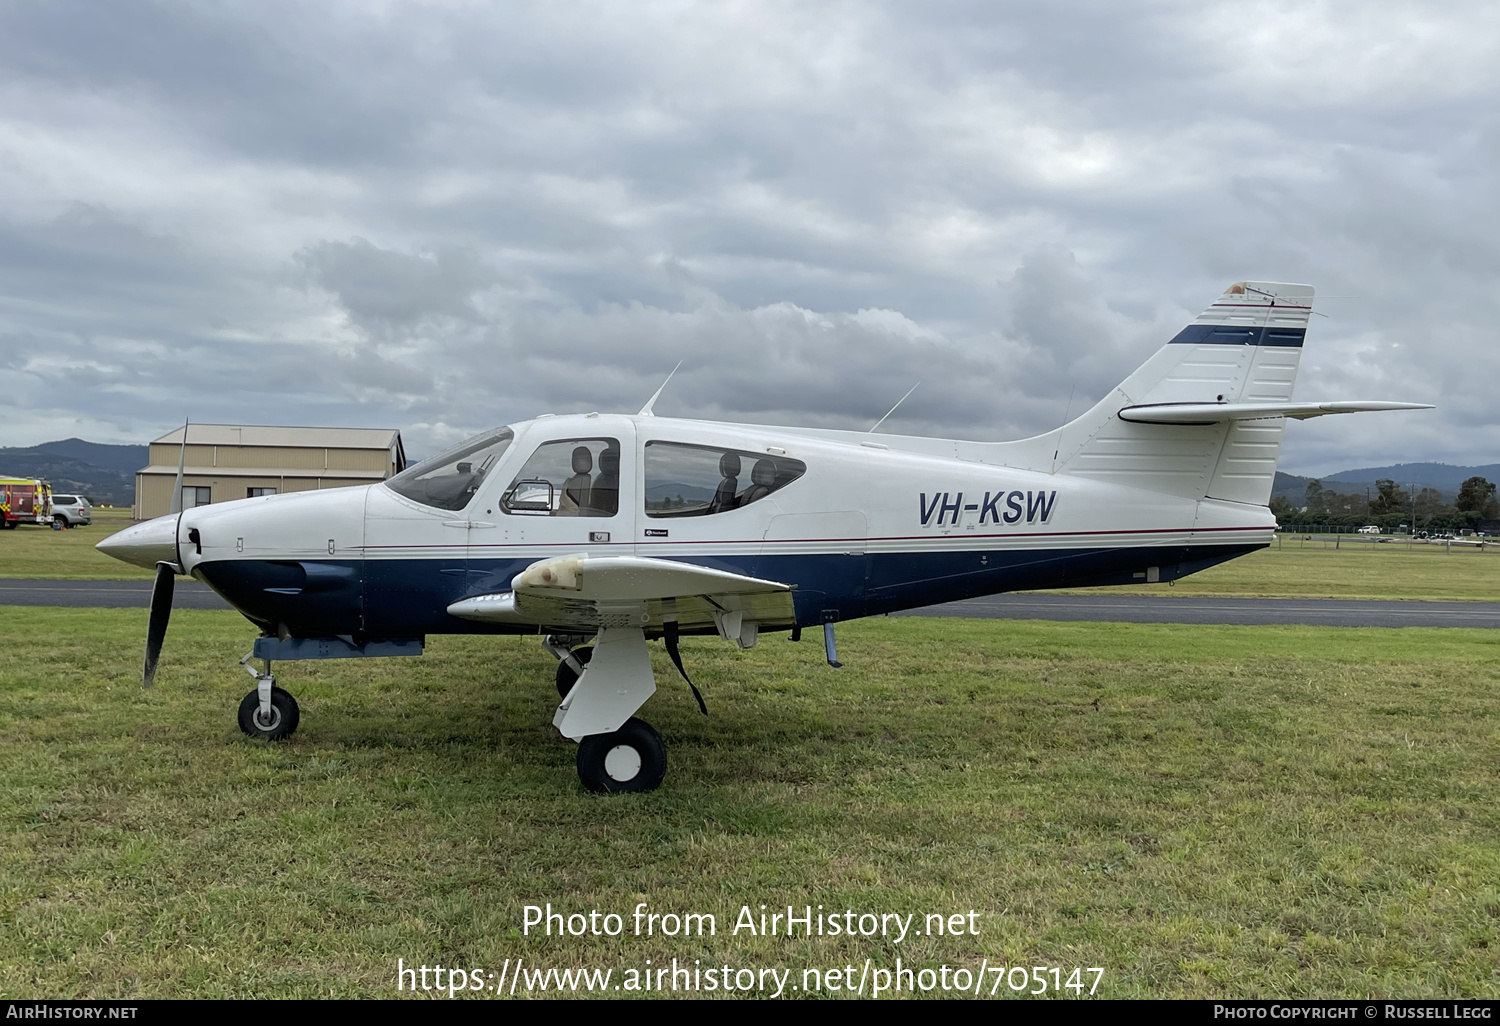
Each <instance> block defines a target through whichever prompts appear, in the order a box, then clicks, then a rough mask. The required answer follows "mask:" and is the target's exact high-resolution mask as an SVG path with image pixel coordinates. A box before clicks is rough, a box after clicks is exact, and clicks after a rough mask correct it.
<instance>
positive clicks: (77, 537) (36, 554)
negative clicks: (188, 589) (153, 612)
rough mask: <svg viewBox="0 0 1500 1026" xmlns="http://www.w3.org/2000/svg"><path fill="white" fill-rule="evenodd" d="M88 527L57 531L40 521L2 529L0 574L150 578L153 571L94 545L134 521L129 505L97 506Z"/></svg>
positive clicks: (0, 537)
mask: <svg viewBox="0 0 1500 1026" xmlns="http://www.w3.org/2000/svg"><path fill="white" fill-rule="evenodd" d="M93 519H94V522H93V523H92V524H90V525H88V526H87V527H72V528H69V529H68V530H66V531H54V530H52V529H51V528H50V527H44V526H42V525H40V524H21V525H19V526H17V527H15V528H14V529H12V530H9V531H0V577H35V578H50V579H52V580H80V579H81V580H96V581H133V580H150V579H151V576H152V571H150V570H143V569H141V568H140V567H137V566H131V565H130V564H129V563H122V562H120V561H119V560H118V559H112V558H111V557H109V556H106V555H105V554H104V553H102V552H99V551H98V550H96V549H95V548H94V546H95V545H97V544H99V543H100V542H101V541H103V540H104V539H105V538H108V537H109V536H110V535H112V534H114V533H115V532H116V531H119V530H121V529H123V528H126V527H129V526H130V524H131V523H132V521H131V519H130V510H128V509H98V508H96V509H95V510H94V517H93Z"/></svg>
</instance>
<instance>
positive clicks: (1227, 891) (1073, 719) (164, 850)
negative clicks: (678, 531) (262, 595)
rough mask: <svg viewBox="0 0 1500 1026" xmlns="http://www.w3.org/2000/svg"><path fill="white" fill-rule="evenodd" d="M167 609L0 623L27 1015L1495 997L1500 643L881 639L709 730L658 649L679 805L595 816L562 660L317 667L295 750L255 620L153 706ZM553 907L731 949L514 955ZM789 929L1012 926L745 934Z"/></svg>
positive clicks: (960, 629)
mask: <svg viewBox="0 0 1500 1026" xmlns="http://www.w3.org/2000/svg"><path fill="white" fill-rule="evenodd" d="M1454 558H1455V559H1457V558H1458V557H1457V556H1455V557H1454ZM144 620H145V616H144V613H143V612H140V611H131V610H54V609H28V608H14V607H12V608H6V609H3V610H0V636H3V638H4V640H5V651H6V655H7V658H6V659H5V660H4V662H3V664H0V794H3V795H4V796H5V799H4V801H3V802H0V926H3V928H0V995H3V996H4V997H8V998H18V997H40V996H52V997H72V996H79V997H81V996H91V997H110V996H130V997H148V996H187V995H191V996H204V997H217V996H230V995H241V996H287V997H290V996H319V995H340V996H358V995H376V996H385V995H391V994H393V993H394V985H395V964H396V960H397V959H398V958H401V959H403V960H404V961H405V963H406V964H407V965H411V964H413V963H427V964H433V963H439V962H441V963H442V964H443V965H445V966H452V965H458V966H467V967H484V968H488V969H492V970H496V971H498V970H499V969H500V967H501V966H502V964H503V963H504V962H505V960H506V959H507V958H510V959H514V958H516V957H524V958H526V959H527V960H528V962H531V960H534V963H533V964H535V965H538V966H543V965H557V966H576V965H588V966H594V967H599V968H603V967H616V968H617V970H618V969H623V968H627V967H637V968H640V967H643V966H644V964H645V961H646V960H647V959H651V960H652V962H653V965H655V966H660V965H662V964H663V960H666V961H667V962H670V960H671V959H672V958H673V957H676V958H678V959H679V960H682V961H686V962H689V963H691V962H692V961H693V960H694V959H698V960H700V961H701V964H702V965H703V966H708V965H711V964H723V963H725V962H727V963H729V964H730V965H731V966H735V967H740V966H750V967H755V966H766V965H774V966H780V967H783V968H791V969H793V970H795V972H794V974H793V978H792V979H793V982H800V979H801V977H800V972H801V970H802V969H803V968H807V967H813V968H823V969H826V968H831V967H833V966H835V965H838V966H843V965H845V964H853V965H854V966H855V967H856V969H857V968H858V967H859V966H861V965H862V964H863V962H864V960H865V959H866V958H871V959H872V960H873V964H875V965H877V966H886V967H890V966H892V965H894V962H895V959H896V958H897V957H898V956H899V957H901V958H902V959H903V961H904V964H906V965H908V966H909V965H911V964H912V963H913V962H915V963H917V964H918V965H919V966H922V965H925V966H938V965H940V964H941V963H947V964H949V965H959V966H966V967H969V968H971V969H972V968H977V967H978V965H979V964H980V961H981V959H988V964H989V965H991V966H994V965H996V964H1000V965H1006V966H1012V965H1022V966H1028V967H1029V966H1048V965H1055V966H1064V967H1071V966H1084V967H1087V966H1101V967H1104V969H1105V970H1106V972H1105V976H1104V979H1103V982H1102V983H1101V985H1100V987H1099V993H1100V994H1101V995H1105V996H1110V997H1131V996H1162V995H1164V996H1195V997H1221V996H1222V997H1229V996H1241V997H1244V996H1324V997H1331V996H1358V997H1375V996H1408V997H1415V996H1444V997H1459V996H1469V997H1490V998H1493V997H1495V996H1496V994H1497V993H1500V975H1497V972H1500V936H1497V933H1500V931H1497V917H1500V845H1497V842H1496V838H1497V837H1500V812H1497V809H1496V802H1495V795H1496V793H1497V785H1500V768H1497V758H1496V756H1497V754H1500V751H1497V747H1500V746H1497V743H1496V742H1497V720H1496V715H1495V708H1496V699H1497V697H1500V696H1497V670H1500V632H1492V631H1458V630H1434V629H1409V630H1400V631H1388V630H1387V631H1382V630H1352V629H1331V628H1267V627H1254V628H1252V627H1183V626H1154V625H1127V624H1056V623H1045V622H1031V621H1024V622H1005V621H959V620H923V619H879V620H872V621H868V622H861V623H855V624H850V625H846V626H844V627H841V629H840V638H839V640H840V654H841V656H842V657H843V658H844V660H845V662H846V663H847V666H846V668H845V669H843V670H831V669H829V668H828V667H826V666H825V665H823V662H822V658H821V651H820V646H818V645H817V644H816V643H815V642H813V641H812V640H811V639H810V640H809V641H808V642H805V643H803V644H800V645H792V644H788V643H787V642H786V641H784V640H783V639H782V638H780V637H765V638H763V639H762V641H761V644H760V645H759V646H758V647H757V648H755V649H753V650H751V651H749V652H746V653H739V652H736V651H735V650H733V649H731V648H729V647H728V646H725V645H722V644H721V643H718V642H713V641H708V640H700V639H690V640H687V641H685V642H684V645H683V649H684V655H685V657H686V660H687V665H688V669H689V671H690V672H691V673H693V675H694V679H695V681H697V682H698V684H699V685H700V687H701V688H702V690H703V692H704V694H705V697H706V698H707V701H708V703H709V710H710V712H711V714H712V715H711V716H710V717H709V718H707V719H705V718H703V717H702V716H701V715H699V713H698V712H697V709H696V705H695V704H694V702H693V700H692V698H691V696H690V695H689V693H688V691H687V689H686V687H685V686H684V685H682V684H681V682H680V681H677V680H675V679H674V677H673V676H672V671H671V670H670V667H669V664H668V663H667V662H666V661H665V659H664V658H662V656H661V653H659V652H658V653H656V658H657V671H658V679H659V681H660V683H661V691H660V692H659V693H658V694H657V696H656V697H655V698H653V699H652V701H651V702H650V703H648V705H647V706H646V709H645V710H644V711H643V715H644V716H645V717H646V718H647V719H649V720H650V721H651V722H653V723H654V724H655V725H656V726H657V727H658V728H659V729H660V730H661V731H662V733H663V735H664V736H665V737H666V739H667V743H668V745H669V769H668V775H667V780H666V783H665V785H664V786H663V788H662V789H661V790H660V791H658V792H656V793H654V794H650V795H641V796H616V797H606V798H601V797H596V796H593V795H589V794H586V793H584V792H583V791H582V790H581V789H580V788H579V786H578V784H577V781H576V777H575V775H574V772H573V766H572V760H573V746H571V745H570V744H568V743H567V742H565V741H562V740H560V739H559V738H558V737H557V736H556V732H555V731H554V730H553V729H552V728H551V726H550V720H551V714H552V708H553V706H554V705H555V701H556V698H555V694H554V692H553V689H552V683H551V676H552V670H553V663H552V661H551V659H550V658H549V657H548V656H546V655H545V654H544V653H543V652H542V651H541V649H540V647H539V646H538V645H537V644H536V642H535V640H534V639H500V640H486V639H472V638H435V639H432V643H431V646H430V648H429V651H428V654H427V655H426V656H424V657H423V658H421V659H408V660H397V659H392V660H359V661H328V662H323V663H301V664H296V665H292V664H284V665H283V666H282V667H281V668H282V669H283V670H284V671H285V675H284V676H283V678H282V683H283V684H284V685H285V686H286V687H287V688H288V689H289V690H291V691H292V692H293V693H294V694H296V695H297V696H298V698H299V699H300V700H301V703H302V708H303V721H302V729H301V730H300V731H299V733H298V734H297V735H296V736H295V737H294V738H293V739H292V740H291V741H289V742H287V743H284V744H281V745H266V744H262V743H257V742H251V741H248V740H246V739H244V738H243V737H242V736H241V735H240V734H239V732H238V730H237V729H236V727H235V725H234V720H233V716H234V710H235V707H236V705H237V703H238V702H239V699H240V697H241V696H242V695H243V694H244V693H245V692H246V690H248V688H249V686H250V683H251V681H250V678H249V677H248V676H246V675H245V674H244V673H243V671H242V670H240V669H239V668H238V667H237V666H235V665H234V660H235V659H236V658H237V657H238V656H239V655H241V654H242V653H243V652H244V651H245V650H246V649H247V648H248V647H249V640H250V637H251V634H252V633H253V630H252V629H251V628H250V627H249V625H247V624H246V623H245V622H244V621H243V620H242V619H240V618H239V617H237V616H236V615H234V614H229V613H208V612H192V611H178V612H177V614H176V615H175V616H174V619H173V622H172V627H171V633H170V635H169V637H168V642H167V646H166V650H165V653H164V656H163V661H162V669H161V673H160V676H159V678H158V680H159V683H158V686H157V688H156V689H155V690H154V691H152V692H150V693H143V692H142V691H141V690H140V688H139V686H138V683H137V682H138V674H139V662H140V650H141V636H142V633H143V631H144ZM656 647H659V646H653V648H656ZM547 901H550V902H552V904H553V905H554V907H557V908H560V909H562V910H564V911H583V912H588V911H589V910H590V909H599V910H601V911H608V912H616V913H621V914H626V915H628V913H629V912H630V911H631V910H633V909H634V908H635V906H636V904H637V903H638V902H642V901H644V902H648V903H649V905H650V908H651V909H652V910H654V911H659V912H669V911H675V912H688V911H692V912H710V913H714V914H716V915H717V916H718V921H719V932H718V934H717V935H716V936H714V937H711V938H703V939H692V940H687V939H682V938H678V939H663V938H660V937H656V938H650V939H646V938H634V937H623V938H612V939H605V938H601V939H595V938H566V939H558V938H555V937H554V938H551V939H547V938H544V937H536V936H529V937H523V936H521V935H520V934H519V927H520V925H521V908H522V906H523V905H525V904H530V903H544V902H547ZM762 903H764V904H766V905H769V906H773V907H774V906H776V905H785V904H788V903H790V904H793V905H797V906H799V907H800V906H802V905H806V904H812V905H814V906H816V905H818V904H823V905H824V906H825V908H827V909H840V910H842V909H844V908H850V909H854V910H857V911H859V910H865V911H886V912H891V911H894V912H901V913H909V912H915V913H919V916H918V919H919V921H920V919H921V915H920V914H923V913H927V912H966V911H967V910H969V909H971V908H973V909H977V910H980V912H981V913H982V915H981V916H980V917H979V918H978V922H979V928H980V935H979V936H978V937H972V936H959V937H925V936H924V937H909V938H908V939H907V940H906V941H905V942H904V943H902V944H899V945H898V944H894V943H892V942H891V941H889V940H886V941H882V940H879V939H869V940H867V939H858V940H854V941H849V940H846V939H844V938H837V939H833V938H826V937H825V938H821V939H819V938H813V939H810V940H806V939H800V938H799V939H796V940H786V939H782V938H777V939H770V938H759V937H754V938H752V937H749V936H746V935H744V934H741V935H740V936H739V937H735V936H732V935H730V932H729V931H730V927H731V926H732V923H733V921H734V918H735V915H736V914H737V912H738V910H739V908H740V906H741V905H743V904H749V905H751V906H752V908H754V907H756V906H758V905H760V904H762ZM616 978H617V979H618V977H616ZM1001 993H1002V994H1008V993H1009V991H1008V990H1007V989H1006V988H1005V987H1003V986H1002V987H1001ZM518 996H519V995H518Z"/></svg>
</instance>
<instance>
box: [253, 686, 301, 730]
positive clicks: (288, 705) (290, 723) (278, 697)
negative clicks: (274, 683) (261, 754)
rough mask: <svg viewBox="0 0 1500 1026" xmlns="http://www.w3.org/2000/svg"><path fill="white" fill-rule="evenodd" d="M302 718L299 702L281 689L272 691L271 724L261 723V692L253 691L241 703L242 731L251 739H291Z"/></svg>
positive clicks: (274, 688)
mask: <svg viewBox="0 0 1500 1026" xmlns="http://www.w3.org/2000/svg"><path fill="white" fill-rule="evenodd" d="M301 718H302V711H301V710H300V709H298V708H297V700H296V699H295V698H293V697H292V696H291V695H289V694H287V693H286V692H285V691H283V690H281V689H280V688H276V687H273V688H272V689H271V722H270V724H269V725H265V724H262V723H261V722H260V691H259V690H256V691H252V692H250V693H249V694H248V695H246V696H245V700H244V701H243V702H241V703H240V729H241V730H243V731H244V732H245V733H246V734H248V735H250V736H251V737H258V738H263V739H265V740H267V741H281V740H284V739H285V738H288V737H291V736H292V732H293V731H295V730H296V729H297V723H298V721H300V720H301Z"/></svg>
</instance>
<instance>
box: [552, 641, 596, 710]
mask: <svg viewBox="0 0 1500 1026" xmlns="http://www.w3.org/2000/svg"><path fill="white" fill-rule="evenodd" d="M593 655H594V648H593V646H592V645H585V646H584V647H583V648H575V649H574V650H573V658H574V659H577V660H578V661H579V663H581V664H582V665H584V666H587V665H588V664H589V659H591V658H592V657H593ZM577 683H578V674H576V673H574V672H573V667H571V666H569V665H568V664H567V663H558V664H557V697H558V698H567V697H568V692H569V691H572V690H573V685H574V684H577Z"/></svg>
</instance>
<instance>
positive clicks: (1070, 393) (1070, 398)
mask: <svg viewBox="0 0 1500 1026" xmlns="http://www.w3.org/2000/svg"><path fill="white" fill-rule="evenodd" d="M1076 391H1078V386H1077V385H1074V386H1073V387H1072V388H1070V389H1068V409H1067V411H1066V412H1065V413H1064V414H1063V421H1062V423H1061V424H1059V425H1058V427H1057V448H1056V449H1053V450H1052V469H1051V470H1049V471H1047V473H1049V474H1055V473H1057V454H1058V453H1060V452H1062V433H1063V428H1065V427H1067V426H1068V418H1069V417H1071V416H1072V415H1073V393H1074V392H1076Z"/></svg>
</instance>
